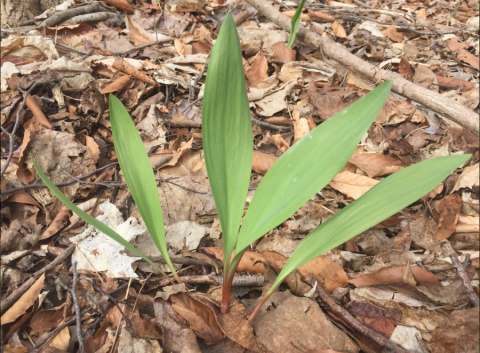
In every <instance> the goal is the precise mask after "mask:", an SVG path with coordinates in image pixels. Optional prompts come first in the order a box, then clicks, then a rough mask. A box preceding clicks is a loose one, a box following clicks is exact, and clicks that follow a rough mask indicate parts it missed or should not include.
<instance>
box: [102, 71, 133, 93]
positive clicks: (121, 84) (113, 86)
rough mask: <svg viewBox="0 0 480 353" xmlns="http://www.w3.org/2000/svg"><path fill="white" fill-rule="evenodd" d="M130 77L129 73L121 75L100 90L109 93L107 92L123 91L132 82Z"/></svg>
mask: <svg viewBox="0 0 480 353" xmlns="http://www.w3.org/2000/svg"><path fill="white" fill-rule="evenodd" d="M130 78H131V77H130V76H129V75H123V76H120V77H119V78H117V79H115V80H114V81H113V82H112V83H110V84H109V85H108V86H106V87H104V88H102V89H101V90H100V93H101V94H107V93H113V92H119V91H122V90H123V89H124V88H125V87H127V86H128V84H129V83H130Z"/></svg>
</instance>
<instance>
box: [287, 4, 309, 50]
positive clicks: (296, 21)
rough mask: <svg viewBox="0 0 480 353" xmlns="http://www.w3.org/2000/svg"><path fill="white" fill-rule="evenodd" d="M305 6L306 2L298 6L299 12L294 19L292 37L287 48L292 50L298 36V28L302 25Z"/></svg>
mask: <svg viewBox="0 0 480 353" xmlns="http://www.w3.org/2000/svg"><path fill="white" fill-rule="evenodd" d="M303 5H305V0H302V2H301V3H300V4H299V5H298V7H297V11H295V15H293V17H292V22H291V24H292V28H291V30H290V36H289V37H288V44H287V46H288V47H289V48H290V47H291V46H292V45H293V42H294V41H295V37H296V36H297V31H298V26H299V25H300V18H301V17H302V10H303Z"/></svg>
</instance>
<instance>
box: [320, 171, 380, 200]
mask: <svg viewBox="0 0 480 353" xmlns="http://www.w3.org/2000/svg"><path fill="white" fill-rule="evenodd" d="M377 184H378V181H377V180H375V179H372V178H369V177H367V176H365V175H361V174H355V173H352V172H348V171H345V172H341V173H339V174H337V175H336V176H335V178H333V180H332V181H331V182H330V183H329V184H328V185H330V186H331V187H332V188H334V189H335V190H337V191H340V192H341V193H342V194H344V195H347V196H348V197H351V198H352V199H354V200H356V199H358V198H359V197H360V196H362V195H363V194H365V193H366V192H367V191H368V190H370V189H371V188H372V187H373V186H375V185H377Z"/></svg>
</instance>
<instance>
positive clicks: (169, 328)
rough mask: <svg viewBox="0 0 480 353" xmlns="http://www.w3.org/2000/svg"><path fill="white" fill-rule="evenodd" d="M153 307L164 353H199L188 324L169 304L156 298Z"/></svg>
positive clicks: (195, 339) (194, 337)
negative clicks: (160, 330) (161, 335)
mask: <svg viewBox="0 0 480 353" xmlns="http://www.w3.org/2000/svg"><path fill="white" fill-rule="evenodd" d="M153 306H154V309H155V323H156V324H157V325H159V326H160V327H162V329H163V333H164V335H163V339H162V341H163V342H162V343H163V344H162V347H163V349H164V351H165V352H185V353H201V351H200V348H199V347H198V343H197V337H196V336H195V334H194V333H193V331H192V329H191V328H190V325H189V323H188V322H187V321H186V320H185V319H184V318H183V317H181V316H180V315H178V314H177V312H176V311H175V310H173V308H172V306H171V305H170V303H168V302H167V301H165V300H163V299H159V298H157V299H155V301H154V302H153Z"/></svg>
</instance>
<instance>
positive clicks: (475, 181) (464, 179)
mask: <svg viewBox="0 0 480 353" xmlns="http://www.w3.org/2000/svg"><path fill="white" fill-rule="evenodd" d="M479 168H480V166H479V163H477V164H474V165H471V166H468V167H465V168H464V169H463V172H462V174H460V175H459V176H458V179H457V181H456V182H455V186H454V187H453V189H452V192H455V191H457V190H459V189H462V188H470V189H471V188H472V187H474V186H479V179H480V176H479V175H480V174H479V173H480V171H479Z"/></svg>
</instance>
